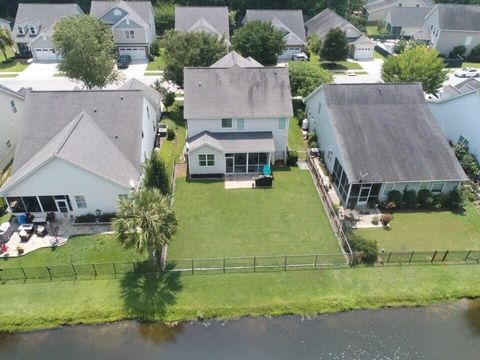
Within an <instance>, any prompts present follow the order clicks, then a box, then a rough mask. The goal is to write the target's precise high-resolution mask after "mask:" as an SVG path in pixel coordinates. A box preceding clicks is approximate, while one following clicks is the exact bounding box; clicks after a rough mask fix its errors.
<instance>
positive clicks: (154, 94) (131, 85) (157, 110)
mask: <svg viewBox="0 0 480 360" xmlns="http://www.w3.org/2000/svg"><path fill="white" fill-rule="evenodd" d="M118 89H119V90H141V91H142V92H143V95H145V97H146V98H147V99H148V101H150V103H151V105H153V108H152V110H153V111H154V114H153V113H152V114H150V107H147V108H145V111H148V112H149V114H148V116H147V117H149V118H150V117H151V116H153V115H154V118H155V119H156V120H157V121H158V120H160V116H161V115H162V111H163V103H162V95H161V94H160V93H159V92H158V91H157V90H155V89H154V88H152V87H151V86H148V85H146V84H145V83H143V82H142V81H140V80H137V79H135V78H131V79H129V80H127V81H126V82H125V83H124V84H122V85H120V87H119V88H118ZM152 118H153V117H152Z"/></svg>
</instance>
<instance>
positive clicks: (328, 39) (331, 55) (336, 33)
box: [320, 28, 348, 63]
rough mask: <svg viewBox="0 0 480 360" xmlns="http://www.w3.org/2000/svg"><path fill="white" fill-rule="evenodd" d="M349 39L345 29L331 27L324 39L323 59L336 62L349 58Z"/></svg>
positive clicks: (321, 55)
mask: <svg viewBox="0 0 480 360" xmlns="http://www.w3.org/2000/svg"><path fill="white" fill-rule="evenodd" d="M347 55H348V40H347V35H346V33H345V31H343V30H342V29H340V28H333V29H330V30H329V31H328V33H327V35H326V36H325V40H324V41H323V46H322V51H321V53H320V57H321V58H322V59H323V60H326V61H330V62H332V63H335V62H337V61H342V60H345V59H346V58H347Z"/></svg>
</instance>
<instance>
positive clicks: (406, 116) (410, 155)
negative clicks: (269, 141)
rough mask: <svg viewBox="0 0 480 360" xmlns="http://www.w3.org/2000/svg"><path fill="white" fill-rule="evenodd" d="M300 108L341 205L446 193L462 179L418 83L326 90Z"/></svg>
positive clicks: (321, 89) (332, 86)
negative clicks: (391, 194)
mask: <svg viewBox="0 0 480 360" xmlns="http://www.w3.org/2000/svg"><path fill="white" fill-rule="evenodd" d="M305 102H306V115H307V118H308V121H309V130H310V131H314V132H315V133H316V134H317V137H318V146H319V149H320V153H321V154H322V155H323V159H324V161H325V166H326V167H327V169H328V171H329V172H330V173H331V174H332V175H331V176H332V180H333V183H334V184H335V188H336V190H337V192H338V194H339V197H340V199H341V200H342V203H343V204H344V206H345V207H348V208H354V207H356V206H361V205H366V204H368V203H372V202H373V203H378V202H382V201H386V200H387V198H388V193H389V192H390V191H392V190H398V191H400V192H403V191H404V190H415V191H419V190H421V189H429V190H430V191H431V192H432V193H434V194H439V193H448V192H451V191H452V190H454V189H456V188H457V187H458V185H459V184H460V183H461V182H462V181H464V180H467V177H466V175H465V173H464V172H463V170H462V167H461V166H460V164H459V163H458V161H457V159H456V157H455V155H454V154H453V151H452V149H451V148H450V145H449V144H448V141H447V139H446V138H445V137H444V136H443V134H442V131H441V130H440V128H439V127H438V125H437V124H436V122H435V119H434V118H433V115H432V112H431V111H430V109H429V108H428V106H427V103H426V101H425V95H424V93H423V89H422V85H421V84H420V83H405V84H403V83H390V84H389V83H385V84H324V85H321V86H320V87H319V88H317V89H316V90H315V91H313V92H312V93H311V94H310V95H309V96H307V97H306V99H305Z"/></svg>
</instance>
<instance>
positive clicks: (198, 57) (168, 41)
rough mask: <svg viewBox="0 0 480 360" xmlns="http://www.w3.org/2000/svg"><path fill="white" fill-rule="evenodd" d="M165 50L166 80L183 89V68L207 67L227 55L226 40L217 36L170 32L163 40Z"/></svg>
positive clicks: (201, 33)
mask: <svg viewBox="0 0 480 360" xmlns="http://www.w3.org/2000/svg"><path fill="white" fill-rule="evenodd" d="M161 43H162V47H163V48H164V49H165V63H166V64H165V70H164V78H165V80H169V81H172V82H174V83H175V84H177V85H178V86H180V87H183V68H185V67H189V66H193V67H207V66H210V65H212V64H213V63H214V62H216V61H217V60H219V59H220V58H221V57H223V56H224V55H225V54H226V53H227V46H226V45H225V41H224V39H221V38H219V37H218V36H217V35H215V34H210V33H205V32H198V33H189V32H177V31H174V30H169V31H167V32H166V33H165V35H164V37H163V39H162V42H161Z"/></svg>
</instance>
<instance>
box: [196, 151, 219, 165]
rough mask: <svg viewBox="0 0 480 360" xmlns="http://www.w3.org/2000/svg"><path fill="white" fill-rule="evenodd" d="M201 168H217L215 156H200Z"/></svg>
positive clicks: (199, 163)
mask: <svg viewBox="0 0 480 360" xmlns="http://www.w3.org/2000/svg"><path fill="white" fill-rule="evenodd" d="M198 165H199V166H215V154H199V155H198Z"/></svg>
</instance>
